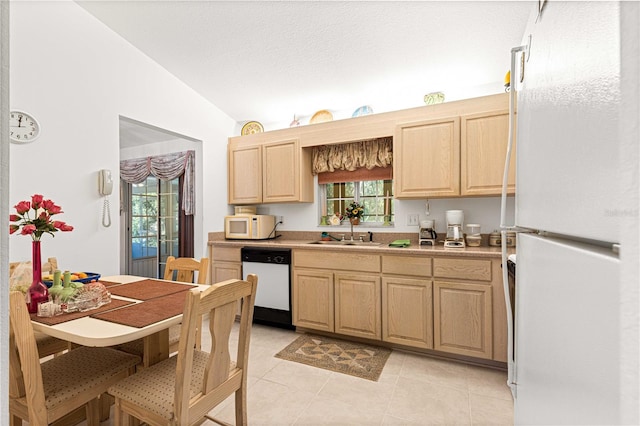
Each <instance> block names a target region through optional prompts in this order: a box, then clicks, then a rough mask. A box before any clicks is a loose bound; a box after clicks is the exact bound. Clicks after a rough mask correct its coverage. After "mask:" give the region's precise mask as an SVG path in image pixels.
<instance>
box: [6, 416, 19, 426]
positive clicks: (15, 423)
mask: <svg viewBox="0 0 640 426" xmlns="http://www.w3.org/2000/svg"><path fill="white" fill-rule="evenodd" d="M9 424H10V426H22V419H21V418H20V417H18V416H12V415H9Z"/></svg>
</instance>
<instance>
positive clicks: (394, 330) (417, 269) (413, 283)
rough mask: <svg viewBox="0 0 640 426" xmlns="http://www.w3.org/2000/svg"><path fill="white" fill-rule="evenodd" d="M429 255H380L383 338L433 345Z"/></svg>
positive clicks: (425, 347) (395, 341) (403, 342)
mask: <svg viewBox="0 0 640 426" xmlns="http://www.w3.org/2000/svg"><path fill="white" fill-rule="evenodd" d="M431 274H432V270H431V258H429V257H424V256H395V255H383V256H382V340H383V341H385V342H391V343H397V344H401V345H406V346H413V347H417V348H423V349H433V284H432V278H431Z"/></svg>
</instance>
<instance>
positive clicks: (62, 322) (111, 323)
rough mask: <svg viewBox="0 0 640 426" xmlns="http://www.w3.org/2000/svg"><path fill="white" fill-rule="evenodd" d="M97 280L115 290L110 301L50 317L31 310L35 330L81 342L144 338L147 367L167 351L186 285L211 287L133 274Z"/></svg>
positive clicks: (118, 342)
mask: <svg viewBox="0 0 640 426" xmlns="http://www.w3.org/2000/svg"><path fill="white" fill-rule="evenodd" d="M99 282H101V283H103V284H104V285H105V287H106V289H107V290H108V291H109V292H110V293H111V299H112V303H110V304H106V305H104V306H102V307H100V308H99V309H96V310H94V311H86V312H82V313H78V312H76V313H63V314H61V315H59V316H56V317H52V318H41V317H36V316H35V315H32V318H31V323H32V325H33V328H34V330H36V331H40V332H42V333H45V334H47V335H49V336H53V337H57V338H59V339H63V340H66V341H69V342H71V343H73V344H77V345H82V346H95V347H105V346H117V345H121V344H124V343H127V342H132V341H135V340H138V339H143V345H144V349H143V365H144V366H145V367H148V366H150V365H153V364H155V363H157V362H159V361H162V360H163V359H166V358H168V357H169V327H171V326H172V325H177V324H180V323H181V321H182V312H183V309H184V300H185V296H186V294H187V293H186V291H189V290H190V289H192V288H197V289H199V290H200V291H203V290H205V289H206V288H208V287H209V286H206V285H197V284H188V283H179V282H175V281H167V280H160V279H155V278H154V279H151V278H147V277H139V276H133V275H114V276H108V277H101V278H100V280H99ZM182 286H184V289H183V288H182ZM110 305H111V306H110ZM110 308H112V309H110ZM65 315H66V317H65Z"/></svg>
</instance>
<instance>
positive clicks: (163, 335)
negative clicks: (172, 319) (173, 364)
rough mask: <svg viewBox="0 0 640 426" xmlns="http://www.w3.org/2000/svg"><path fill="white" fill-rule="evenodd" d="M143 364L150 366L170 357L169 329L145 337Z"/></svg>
mask: <svg viewBox="0 0 640 426" xmlns="http://www.w3.org/2000/svg"><path fill="white" fill-rule="evenodd" d="M143 342H144V351H143V355H142V364H143V365H144V366H145V367H149V366H151V365H153V364H157V363H158V362H160V361H162V360H164V359H167V358H169V329H168V328H165V329H164V330H161V331H159V332H157V333H154V334H151V335H149V336H146V337H145V338H144V339H143Z"/></svg>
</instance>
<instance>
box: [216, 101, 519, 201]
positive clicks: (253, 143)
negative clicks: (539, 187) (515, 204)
mask: <svg viewBox="0 0 640 426" xmlns="http://www.w3.org/2000/svg"><path fill="white" fill-rule="evenodd" d="M508 108H509V97H508V94H506V93H501V94H496V95H489V96H483V97H478V98H472V99H464V100H459V101H452V102H444V103H441V104H437V105H429V106H423V107H417V108H410V109H405V110H401V111H392V112H386V113H380V114H370V115H366V116H362V117H355V118H349V119H344V120H335V121H329V122H325V123H317V124H311V125H306V126H297V127H292V128H287V129H279V130H272V131H268V132H263V133H254V134H251V135H245V136H234V137H230V138H229V147H228V181H229V183H228V202H229V204H260V203H291V202H313V200H314V188H313V184H314V178H313V174H312V171H311V168H312V165H311V149H312V147H313V146H319V145H331V144H340V143H349V142H353V141H362V140H368V139H374V138H379V137H387V136H392V135H393V138H394V140H393V157H394V158H393V162H394V164H393V175H394V176H393V179H394V185H395V189H394V196H395V197H396V198H399V199H415V198H443V197H461V196H479V195H499V194H500V192H501V185H502V171H503V168H504V157H505V153H506V146H507V136H508V129H509V127H508V124H509V119H508V116H509V115H508ZM512 158H515V156H514V157H512ZM512 161H513V163H512V166H511V174H510V186H509V193H514V191H515V161H514V160H512Z"/></svg>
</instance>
